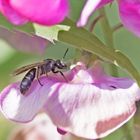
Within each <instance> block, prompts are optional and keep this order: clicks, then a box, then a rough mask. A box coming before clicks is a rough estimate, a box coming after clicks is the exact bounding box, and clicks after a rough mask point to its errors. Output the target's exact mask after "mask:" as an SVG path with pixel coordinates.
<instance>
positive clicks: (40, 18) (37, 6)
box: [8, 0, 68, 25]
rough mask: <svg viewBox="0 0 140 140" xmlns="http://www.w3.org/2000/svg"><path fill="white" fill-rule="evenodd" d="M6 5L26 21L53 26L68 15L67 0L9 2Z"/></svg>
mask: <svg viewBox="0 0 140 140" xmlns="http://www.w3.org/2000/svg"><path fill="white" fill-rule="evenodd" d="M8 4H9V5H10V6H11V7H12V8H13V9H14V10H15V11H16V12H17V13H19V14H20V15H22V16H23V17H25V18H26V19H28V20H30V21H32V22H37V23H39V24H43V25H54V24H57V23H60V22H61V21H63V20H64V18H65V16H66V15H67V14H68V0H9V1H8Z"/></svg>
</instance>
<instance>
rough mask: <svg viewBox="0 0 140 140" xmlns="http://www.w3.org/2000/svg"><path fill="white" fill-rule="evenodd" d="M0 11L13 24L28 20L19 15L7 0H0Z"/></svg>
mask: <svg viewBox="0 0 140 140" xmlns="http://www.w3.org/2000/svg"><path fill="white" fill-rule="evenodd" d="M0 12H1V13H2V14H3V15H4V16H5V17H6V18H7V19H8V20H9V21H10V22H11V23H13V24H15V25H22V24H25V23H27V22H28V19H26V18H24V17H23V16H21V15H20V14H19V13H18V12H16V11H15V10H14V9H13V8H12V7H11V6H10V5H9V4H8V1H7V0H0Z"/></svg>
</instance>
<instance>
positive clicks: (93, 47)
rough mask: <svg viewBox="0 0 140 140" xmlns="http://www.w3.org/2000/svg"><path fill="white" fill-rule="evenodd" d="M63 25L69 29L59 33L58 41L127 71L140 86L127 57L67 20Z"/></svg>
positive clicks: (139, 79)
mask: <svg viewBox="0 0 140 140" xmlns="http://www.w3.org/2000/svg"><path fill="white" fill-rule="evenodd" d="M63 24H64V25H67V26H70V29H69V30H68V31H62V30H61V31H59V33H58V40H59V41H61V42H64V43H67V44H71V45H73V46H74V47H75V48H79V49H83V50H86V51H89V52H91V53H93V54H96V55H97V56H99V57H100V58H102V59H103V60H106V61H109V62H111V63H113V64H115V65H116V66H119V67H121V68H123V69H125V70H127V71H128V72H129V73H130V74H131V75H132V77H133V78H134V79H136V81H137V83H138V85H139V86H140V74H139V72H138V71H137V69H136V68H135V67H134V65H133V64H132V63H131V61H130V60H129V58H128V57H127V56H125V55H124V54H123V53H121V52H120V51H119V50H115V49H113V48H111V47H107V46H105V45H104V44H103V43H102V42H101V41H100V40H99V39H98V38H97V37H96V36H95V35H94V34H92V33H90V32H88V31H87V30H86V29H84V28H77V27H76V25H75V24H74V23H73V22H72V21H70V20H68V19H67V20H66V21H65V22H64V23H63Z"/></svg>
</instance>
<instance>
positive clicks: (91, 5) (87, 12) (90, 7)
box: [77, 0, 113, 26]
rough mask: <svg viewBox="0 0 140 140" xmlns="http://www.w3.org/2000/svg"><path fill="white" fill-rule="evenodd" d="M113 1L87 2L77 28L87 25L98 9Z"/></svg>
mask: <svg viewBox="0 0 140 140" xmlns="http://www.w3.org/2000/svg"><path fill="white" fill-rule="evenodd" d="M112 1H113V0H87V2H86V4H85V5H84V8H83V10H82V12H81V15H80V19H79V20H78V22H77V26H84V25H86V23H87V21H88V18H89V17H90V16H91V14H92V13H93V12H94V11H95V10H96V9H97V8H101V7H102V6H104V5H105V4H107V3H109V2H112Z"/></svg>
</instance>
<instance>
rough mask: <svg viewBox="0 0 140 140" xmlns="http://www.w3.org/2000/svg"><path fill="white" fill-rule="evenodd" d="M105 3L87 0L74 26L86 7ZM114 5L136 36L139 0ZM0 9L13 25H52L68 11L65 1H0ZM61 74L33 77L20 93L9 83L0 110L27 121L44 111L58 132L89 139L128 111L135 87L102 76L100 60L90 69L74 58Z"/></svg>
mask: <svg viewBox="0 0 140 140" xmlns="http://www.w3.org/2000/svg"><path fill="white" fill-rule="evenodd" d="M111 2H113V0H87V2H86V4H85V6H84V8H83V10H82V12H81V16H80V19H79V20H78V22H77V25H78V26H83V25H85V24H86V22H87V20H88V18H89V16H90V15H91V13H92V12H94V11H95V10H96V9H98V8H101V7H102V6H104V5H105V4H108V3H111ZM118 5H119V11H120V17H121V20H122V23H123V24H124V26H125V27H126V28H128V29H129V30H130V31H132V32H133V33H135V34H136V35H138V36H139V32H140V28H139V27H140V22H139V20H138V19H139V17H140V13H139V6H140V1H139V0H119V1H118ZM0 11H1V13H2V14H3V15H5V16H6V17H7V19H9V21H11V22H12V23H14V24H17V25H20V24H24V23H26V22H28V21H31V22H36V23H39V24H42V25H54V24H57V23H59V22H61V21H62V20H64V18H65V17H66V16H67V15H68V11H69V4H68V0H51V1H50V0H20V1H19V0H0ZM64 75H65V76H66V79H68V82H66V81H65V80H64V79H62V77H60V76H59V75H50V76H49V77H48V78H46V77H41V79H40V80H41V82H42V84H43V85H44V86H40V85H39V83H38V81H34V82H33V84H32V87H31V88H30V89H29V91H28V94H26V95H25V96H23V95H22V94H20V90H19V83H14V84H11V85H9V86H8V87H6V88H5V89H4V90H3V91H2V92H1V96H0V106H1V111H2V112H3V114H4V115H5V116H6V117H7V118H8V119H11V120H14V121H17V122H29V121H31V120H32V119H33V118H34V117H35V116H36V114H37V113H38V112H39V111H40V110H44V112H46V113H47V115H48V116H49V117H50V118H51V120H52V121H53V123H54V124H55V125H56V126H57V127H58V131H59V132H60V133H65V132H70V133H72V134H74V135H77V136H80V137H84V138H89V139H97V138H101V137H104V136H106V135H108V134H110V133H111V132H113V131H114V130H116V129H117V128H119V127H120V126H122V125H123V124H124V123H125V122H127V121H128V120H129V119H130V118H131V117H132V116H133V115H134V113H135V111H136V106H135V102H136V101H138V100H139V99H140V89H139V87H138V85H137V83H136V82H135V81H133V80H132V79H129V78H115V77H111V76H108V75H106V74H105V73H104V71H103V69H102V67H101V64H100V62H96V63H95V64H94V65H93V66H92V67H90V68H86V66H85V65H84V64H83V63H77V64H76V65H75V66H73V68H71V70H70V71H68V72H65V73H64ZM85 77H86V78H85Z"/></svg>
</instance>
